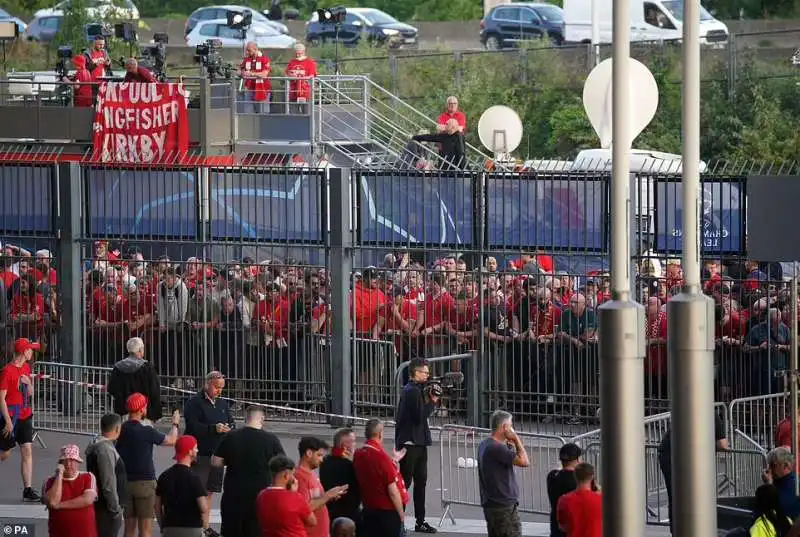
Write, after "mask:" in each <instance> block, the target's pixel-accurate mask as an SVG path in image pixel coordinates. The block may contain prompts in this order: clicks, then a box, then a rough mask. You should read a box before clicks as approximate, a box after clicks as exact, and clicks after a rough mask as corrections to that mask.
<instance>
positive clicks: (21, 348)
mask: <svg viewBox="0 0 800 537" xmlns="http://www.w3.org/2000/svg"><path fill="white" fill-rule="evenodd" d="M41 348H42V346H41V345H40V344H39V343H33V342H32V341H31V340H30V339H28V338H26V337H21V338H19V339H18V340H16V341H15V342H14V352H15V353H17V354H23V353H24V352H25V351H28V350H34V351H38V350H39V349H41Z"/></svg>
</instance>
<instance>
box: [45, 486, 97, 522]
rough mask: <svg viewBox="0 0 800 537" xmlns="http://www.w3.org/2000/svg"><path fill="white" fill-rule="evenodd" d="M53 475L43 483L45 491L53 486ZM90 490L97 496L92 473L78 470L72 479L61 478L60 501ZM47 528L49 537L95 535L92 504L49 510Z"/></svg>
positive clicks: (73, 497)
mask: <svg viewBox="0 0 800 537" xmlns="http://www.w3.org/2000/svg"><path fill="white" fill-rule="evenodd" d="M54 480H55V478H54V477H51V478H50V479H48V480H47V483H45V485H44V490H45V492H46V491H47V490H49V489H50V487H52V486H53V481H54ZM87 490H91V491H92V492H93V493H94V495H95V498H96V497H97V484H96V482H95V478H94V474H92V473H90V472H78V475H77V476H75V477H74V478H73V479H66V478H65V479H63V480H62V485H61V501H62V502H66V501H67V500H74V499H75V498H79V497H81V496H82V495H83V493H84V492H86V491H87ZM47 529H48V534H49V535H50V537H97V528H96V526H95V523H94V504H89V505H87V506H86V507H81V508H80V509H56V510H51V511H49V517H48V520H47Z"/></svg>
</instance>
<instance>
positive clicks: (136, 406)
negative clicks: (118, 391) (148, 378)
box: [125, 392, 147, 412]
mask: <svg viewBox="0 0 800 537" xmlns="http://www.w3.org/2000/svg"><path fill="white" fill-rule="evenodd" d="M146 406H147V397H145V396H144V395H142V394H141V393H139V392H136V393H132V394H130V395H129V396H128V399H126V400H125V408H126V409H127V410H128V412H139V411H141V410H142V409H144V408H145V407H146Z"/></svg>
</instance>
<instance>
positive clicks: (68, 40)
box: [53, 0, 90, 54]
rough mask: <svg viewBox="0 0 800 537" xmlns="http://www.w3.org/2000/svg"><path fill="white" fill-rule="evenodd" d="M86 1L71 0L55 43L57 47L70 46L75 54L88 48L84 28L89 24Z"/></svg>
mask: <svg viewBox="0 0 800 537" xmlns="http://www.w3.org/2000/svg"><path fill="white" fill-rule="evenodd" d="M86 7H87V4H86V0H70V6H69V9H67V10H65V11H64V20H62V21H61V28H59V30H58V34H56V37H55V39H54V41H53V45H55V46H63V45H69V46H71V47H72V50H73V51H74V53H75V54H79V53H80V52H81V51H82V50H83V49H85V48H86V35H85V32H84V27H85V26H86V24H87V23H89V22H90V21H89V17H88V15H87V14H86Z"/></svg>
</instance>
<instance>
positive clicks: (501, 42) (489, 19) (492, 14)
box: [480, 3, 564, 50]
mask: <svg viewBox="0 0 800 537" xmlns="http://www.w3.org/2000/svg"><path fill="white" fill-rule="evenodd" d="M480 28H481V30H480V40H481V44H482V45H483V46H484V47H486V48H487V49H489V50H499V49H502V48H508V47H515V46H518V45H519V44H520V43H522V42H524V41H529V40H531V39H543V38H546V39H549V40H550V42H551V43H552V44H553V45H556V46H558V45H561V43H563V42H564V11H563V10H562V9H561V8H560V7H558V6H554V5H553V4H542V3H514V4H502V5H499V6H495V7H494V8H492V10H491V11H489V13H487V14H486V16H485V17H484V18H483V20H481V26H480Z"/></svg>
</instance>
